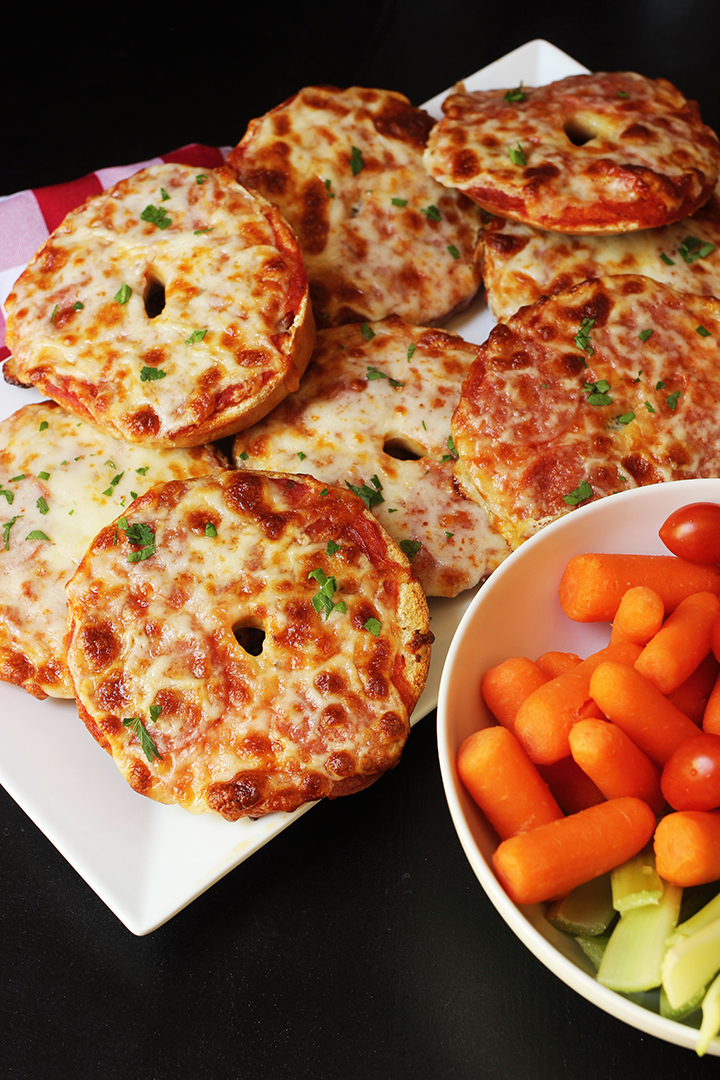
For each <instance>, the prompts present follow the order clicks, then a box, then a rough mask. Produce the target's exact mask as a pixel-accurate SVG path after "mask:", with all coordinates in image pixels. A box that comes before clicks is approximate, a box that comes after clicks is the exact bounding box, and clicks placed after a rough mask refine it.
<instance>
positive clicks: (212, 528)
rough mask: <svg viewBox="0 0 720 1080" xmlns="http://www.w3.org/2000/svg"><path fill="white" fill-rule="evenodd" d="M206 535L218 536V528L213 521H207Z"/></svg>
mask: <svg viewBox="0 0 720 1080" xmlns="http://www.w3.org/2000/svg"><path fill="white" fill-rule="evenodd" d="M205 535H206V536H210V537H214V536H217V529H216V528H215V526H214V525H213V523H212V521H207V522H206V523H205Z"/></svg>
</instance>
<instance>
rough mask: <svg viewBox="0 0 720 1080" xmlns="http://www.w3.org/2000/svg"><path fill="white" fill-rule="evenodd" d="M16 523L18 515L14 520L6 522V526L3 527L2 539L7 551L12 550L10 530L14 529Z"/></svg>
mask: <svg viewBox="0 0 720 1080" xmlns="http://www.w3.org/2000/svg"><path fill="white" fill-rule="evenodd" d="M16 521H17V514H16V515H15V517H14V518H11V519H10V521H6V522H5V524H4V525H3V527H2V538H3V543H4V544H5V550H6V551H9V550H10V530H11V529H12V527H13V525H14V524H15V522H16Z"/></svg>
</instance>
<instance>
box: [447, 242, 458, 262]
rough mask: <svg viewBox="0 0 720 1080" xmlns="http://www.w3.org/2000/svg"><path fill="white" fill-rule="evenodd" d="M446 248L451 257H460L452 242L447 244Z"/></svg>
mask: <svg viewBox="0 0 720 1080" xmlns="http://www.w3.org/2000/svg"><path fill="white" fill-rule="evenodd" d="M447 249H448V251H449V252H450V254H451V255H452V257H453V259H459V258H460V252H459V251H458V249H457V248H456V247H455V245H454V244H448V247H447Z"/></svg>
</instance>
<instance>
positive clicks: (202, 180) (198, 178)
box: [195, 172, 207, 184]
mask: <svg viewBox="0 0 720 1080" xmlns="http://www.w3.org/2000/svg"><path fill="white" fill-rule="evenodd" d="M206 180H207V176H206V175H205V173H202V172H201V173H198V175H197V176H196V177H195V183H196V184H204V183H205V181H206Z"/></svg>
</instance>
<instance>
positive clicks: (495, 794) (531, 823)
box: [457, 725, 563, 840]
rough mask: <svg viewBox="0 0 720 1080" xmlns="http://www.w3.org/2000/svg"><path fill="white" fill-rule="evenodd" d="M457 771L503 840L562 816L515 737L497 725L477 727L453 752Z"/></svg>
mask: <svg viewBox="0 0 720 1080" xmlns="http://www.w3.org/2000/svg"><path fill="white" fill-rule="evenodd" d="M457 770H458V776H459V777H460V779H461V780H462V782H463V784H464V785H465V787H466V788H467V789H468V791H469V792H470V794H471V795H472V797H473V799H474V800H475V802H476V803H477V804H478V806H479V807H480V809H481V810H482V811H483V813H484V814H485V817H486V818H487V819H488V821H489V822H490V824H491V825H492V827H493V829H494V830H495V832H496V833H497V834H498V836H499V837H500V839H501V840H504V839H505V838H506V837H508V836H514V835H515V834H516V833H519V832H524V831H525V830H527V829H534V828H535V827H536V826H538V825H544V824H546V823H547V822H548V821H555V819H556V818H560V817H562V816H563V813H562V810H561V809H560V807H559V806H558V804H557V803H556V802H555V799H554V798H553V796H552V795H551V793H550V789H549V788H548V786H547V784H546V783H545V781H544V780H543V779H542V778H541V776H540V774H539V773H538V771H537V769H536V768H535V766H534V765H533V763H532V762H531V761H530V759H529V757H528V756H527V754H526V753H525V751H524V750H523V748H522V747H521V746H520V743H519V742H518V741H517V739H516V738H515V736H514V735H513V733H512V732H511V731H508V729H507V728H504V727H501V726H500V725H497V726H493V727H488V728H483V729H482V731H476V732H475V733H474V734H473V735H471V736H470V737H469V738H467V739H466V740H465V742H464V743H463V744H462V746H461V747H460V749H459V751H458V756H457Z"/></svg>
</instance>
